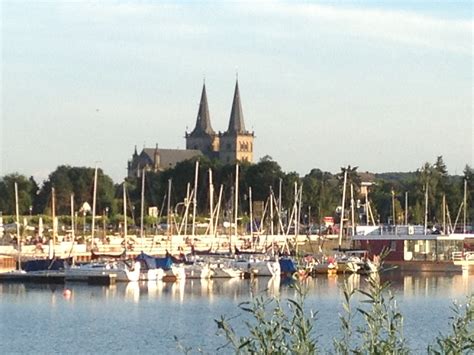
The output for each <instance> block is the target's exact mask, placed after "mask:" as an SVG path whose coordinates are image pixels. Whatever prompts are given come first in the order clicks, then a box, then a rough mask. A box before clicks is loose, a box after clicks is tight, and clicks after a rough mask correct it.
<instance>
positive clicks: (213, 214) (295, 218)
mask: <svg viewBox="0 0 474 355" xmlns="http://www.w3.org/2000/svg"><path fill="white" fill-rule="evenodd" d="M198 172H199V161H196V165H195V175H194V188H193V189H192V190H191V189H190V184H189V183H188V184H187V191H186V198H185V199H184V201H183V202H180V203H179V204H182V205H184V207H185V209H184V211H183V218H182V219H181V223H177V221H176V218H175V214H174V213H172V210H171V186H172V180H171V179H169V180H168V193H167V234H168V235H171V233H172V225H173V224H175V225H177V233H178V235H181V234H182V233H183V234H184V235H187V234H188V231H187V226H188V215H189V208H190V205H191V204H192V223H191V227H192V231H191V235H192V236H195V235H196V212H197V193H196V192H197V189H198ZM97 175H98V168H97V166H96V168H95V172H94V189H93V203H92V225H91V240H94V237H95V219H96V218H95V216H96V196H97ZM346 189H347V170H345V171H344V181H343V191H342V203H341V223H340V228H339V245H341V243H342V236H343V229H344V228H343V226H344V222H345V221H347V220H348V219H346V218H345V203H346ZM144 191H145V170H143V173H142V189H141V216H140V237H142V238H143V237H144V236H145V233H144V201H145V198H144ZM302 191H303V189H302V185H300V186H298V184H297V182H295V184H294V204H293V207H292V209H291V215H290V217H289V223H288V224H287V226H286V228H285V226H284V225H283V221H282V219H281V212H282V208H281V180H280V188H279V196H278V199H276V197H275V194H274V192H273V189H272V188H271V187H270V194H269V199H268V200H267V201H266V203H265V205H264V209H263V213H262V218H261V223H260V227H259V228H258V229H257V230H254V220H253V201H252V188H251V187H249V191H248V194H249V214H250V216H249V217H250V234H251V235H253V234H254V233H262V232H263V227H264V221H265V218H266V215H267V213H269V215H270V216H269V219H270V227H269V228H270V231H269V232H270V234H271V235H275V226H274V221H275V214H276V215H277V216H278V219H277V220H278V226H277V228H276V231H277V233H276V234H277V235H281V234H283V235H289V233H290V230H291V227H293V228H294V234H295V236H296V235H297V234H298V233H299V227H300V225H299V224H300V218H301V208H302V202H301V200H302ZM214 192H215V191H214V184H213V178H212V170H211V169H209V195H210V198H209V212H210V213H209V224H208V230H207V231H206V234H209V235H216V232H217V226H218V222H219V215H220V208H221V203H222V194H223V185H221V186H220V190H219V197H218V202H217V205H216V206H215V205H214ZM350 194H351V221H352V223H351V229H352V235H354V234H355V211H354V210H355V207H354V206H355V203H354V188H353V184H351V185H350ZM238 198H239V165H238V164H236V167H235V188H234V196H233V200H234V208H233V210H234V215H233V233H230V235H231V236H233V237H234V238H237V237H238V220H239V218H238ZM15 199H16V217H17V223H16V227H17V236H20V223H19V220H20V216H19V208H18V186H17V183H15ZM365 202H366V203H365V213H366V217H367V224H368V225H369V224H370V221H371V222H372V224H373V225H375V220H374V217H373V213H372V210H371V207H370V202H369V198H368V192H367V191H366V195H365ZM179 204H178V205H179ZM51 205H52V206H51V207H52V219H53V232H52V239H53V243H55V242H56V239H57V227H58V226H57V219H56V216H55V210H56V207H55V193H54V188H52V199H51ZM267 210H269V211H267ZM392 210H393V222H394V224H396V220H397V219H396V214H395V198H394V192H393V191H392ZM442 210H443V222H442V223H443V233H445V234H450V233H449V232H453V231H455V229H456V226H457V224H458V221H459V218H460V215H461V212H462V211H463V212H464V215H463V220H464V223H463V233H466V231H467V229H466V223H467V180H464V196H463V201H462V202H461V205H460V207H459V210H458V212H457V215H456V219H455V222H454V225H453V224H452V220H451V216H450V214H449V208H448V204H447V202H446V196H445V195H443V201H442ZM176 212H177V211H176ZM123 216H124V222H123V234H124V238H126V236H127V234H128V230H127V193H126V184H125V182H124V184H123ZM74 217H75V214H74V195H73V194H71V225H72V228H71V232H72V238H73V239H74V238H75V227H74V226H75V218H74ZM404 217H405V224H408V192H406V193H405V216H404ZM424 228H425V234H427V230H428V184H426V186H425V215H424ZM104 230H105V228H104ZM267 234H268V233H267ZM17 242H18V247H19V248H20V247H21V246H20V238H17Z"/></svg>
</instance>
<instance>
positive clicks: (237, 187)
mask: <svg viewBox="0 0 474 355" xmlns="http://www.w3.org/2000/svg"><path fill="white" fill-rule="evenodd" d="M238 206H239V164H235V198H234V223H235V226H234V237H235V241H237V216H238V212H239V211H238ZM229 244H230V247H231V248H232V241H231V242H230V243H229ZM231 252H232V254H234V248H232V249H231Z"/></svg>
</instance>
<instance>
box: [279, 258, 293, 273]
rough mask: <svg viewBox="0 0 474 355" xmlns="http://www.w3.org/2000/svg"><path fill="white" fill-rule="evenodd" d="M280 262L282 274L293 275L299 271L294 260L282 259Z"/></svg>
mask: <svg viewBox="0 0 474 355" xmlns="http://www.w3.org/2000/svg"><path fill="white" fill-rule="evenodd" d="M279 262H280V269H281V272H282V273H285V274H292V273H294V272H296V271H297V269H296V265H295V263H294V261H293V260H292V259H286V258H285V259H280V260H279Z"/></svg>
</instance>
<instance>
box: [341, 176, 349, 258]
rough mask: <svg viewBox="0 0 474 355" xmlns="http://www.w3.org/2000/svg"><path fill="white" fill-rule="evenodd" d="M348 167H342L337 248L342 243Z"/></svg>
mask: <svg viewBox="0 0 474 355" xmlns="http://www.w3.org/2000/svg"><path fill="white" fill-rule="evenodd" d="M348 169H349V167H347V168H346V169H344V183H343V185H342V206H341V221H340V223H339V250H341V245H342V230H343V228H344V208H345V204H346V184H347V170H348Z"/></svg>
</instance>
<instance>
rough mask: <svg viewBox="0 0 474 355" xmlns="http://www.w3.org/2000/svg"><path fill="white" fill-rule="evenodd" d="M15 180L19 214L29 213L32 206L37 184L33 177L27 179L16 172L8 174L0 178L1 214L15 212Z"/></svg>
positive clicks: (12, 213)
mask: <svg viewBox="0 0 474 355" xmlns="http://www.w3.org/2000/svg"><path fill="white" fill-rule="evenodd" d="M15 182H16V183H17V185H18V209H19V212H20V214H21V215H24V214H27V213H29V210H30V207H32V206H33V198H34V196H35V194H36V189H37V184H36V182H35V180H34V179H33V177H30V178H29V179H28V178H27V177H26V176H23V175H20V174H18V173H14V174H9V175H6V176H4V177H3V178H1V179H0V211H2V212H3V214H11V215H14V214H15V213H16V212H15Z"/></svg>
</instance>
